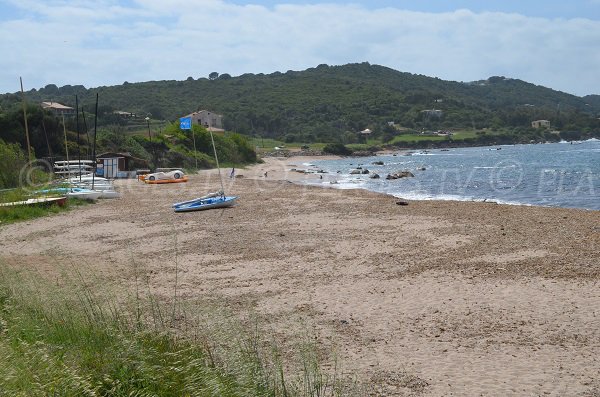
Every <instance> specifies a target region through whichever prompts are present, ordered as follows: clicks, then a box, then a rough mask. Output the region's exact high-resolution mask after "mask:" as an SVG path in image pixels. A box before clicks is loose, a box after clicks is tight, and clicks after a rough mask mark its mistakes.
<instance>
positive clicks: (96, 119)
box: [92, 93, 98, 190]
mask: <svg viewBox="0 0 600 397" xmlns="http://www.w3.org/2000/svg"><path fill="white" fill-rule="evenodd" d="M94 113H95V114H94V145H93V147H92V158H93V159H94V167H93V172H92V190H94V179H95V177H96V167H97V166H98V161H97V160H96V135H97V133H96V127H97V126H98V93H96V110H95V112H94Z"/></svg>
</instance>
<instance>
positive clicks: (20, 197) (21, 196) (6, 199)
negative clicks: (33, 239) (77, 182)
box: [0, 189, 90, 225]
mask: <svg viewBox="0 0 600 397" xmlns="http://www.w3.org/2000/svg"><path fill="white" fill-rule="evenodd" d="M28 198H30V197H29V195H28V192H27V191H25V190H23V189H14V190H11V191H9V192H4V193H3V194H2V195H0V203H10V202H19V201H25V200H27V199H28ZM89 203H90V202H89V201H86V200H80V199H72V198H71V199H68V200H67V202H66V204H65V205H64V206H62V207H61V206H58V205H14V206H8V207H0V225H6V224H9V223H14V222H20V221H26V220H30V219H35V218H39V217H42V216H46V215H50V214H57V213H60V212H64V211H68V210H69V209H72V208H74V207H79V206H82V205H87V204H89Z"/></svg>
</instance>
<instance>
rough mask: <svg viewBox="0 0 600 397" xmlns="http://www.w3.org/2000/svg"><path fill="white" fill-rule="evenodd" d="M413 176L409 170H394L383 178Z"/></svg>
mask: <svg viewBox="0 0 600 397" xmlns="http://www.w3.org/2000/svg"><path fill="white" fill-rule="evenodd" d="M414 176H415V175H414V174H413V173H412V172H410V171H396V172H394V173H393V174H388V176H386V177H385V179H400V178H413V177H414Z"/></svg>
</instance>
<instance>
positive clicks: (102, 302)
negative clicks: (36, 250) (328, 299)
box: [0, 263, 355, 396]
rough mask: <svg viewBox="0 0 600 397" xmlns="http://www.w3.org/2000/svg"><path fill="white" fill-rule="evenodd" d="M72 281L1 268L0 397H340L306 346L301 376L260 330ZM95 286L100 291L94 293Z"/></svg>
mask: <svg viewBox="0 0 600 397" xmlns="http://www.w3.org/2000/svg"><path fill="white" fill-rule="evenodd" d="M98 285H99V283H98V282H97V281H93V280H90V279H85V278H84V277H83V276H82V275H81V274H75V276H69V277H64V276H63V277H61V278H60V281H55V282H49V281H48V280H47V279H46V278H45V277H44V276H42V275H39V274H36V273H31V272H28V273H25V272H23V271H17V270H14V268H12V267H9V266H7V265H3V264H1V263H0V357H2V358H3V359H2V360H0V396H32V395H59V396H341V395H349V393H347V392H346V391H347V390H351V389H354V388H355V387H354V386H352V387H351V388H348V387H345V386H343V384H342V383H341V382H340V381H339V379H338V377H337V375H336V374H334V375H333V376H330V375H328V374H325V372H323V371H322V369H321V366H320V362H319V358H318V354H316V351H317V350H316V347H314V346H311V345H310V344H305V345H304V347H305V348H304V349H303V353H302V354H301V356H302V362H301V363H300V364H299V367H300V368H302V369H301V371H300V373H297V374H295V375H289V374H288V373H287V370H286V369H285V368H286V365H285V364H284V361H285V357H283V356H282V353H281V352H280V351H279V349H278V348H277V346H276V345H275V344H274V343H273V342H272V340H270V339H269V338H266V337H265V335H263V333H262V332H261V331H259V327H258V326H256V324H255V326H253V327H249V328H247V327H246V328H245V327H244V326H242V325H241V323H240V322H239V321H238V320H236V319H235V318H234V317H233V316H226V315H224V313H225V312H224V311H223V310H222V309H219V310H196V311H194V313H196V314H198V313H200V314H198V315H197V316H193V315H192V313H191V310H190V309H189V308H187V309H184V307H183V305H181V304H180V303H176V300H173V302H170V303H169V302H165V301H161V299H159V298H158V297H156V296H154V295H152V294H146V295H145V296H142V294H141V293H140V292H139V291H140V287H139V285H137V284H136V292H135V293H133V294H131V296H130V297H129V299H125V300H123V299H121V300H120V301H118V300H117V299H116V298H115V297H111V296H110V294H109V293H108V292H107V291H106V290H105V289H99V288H97V287H94V286H98ZM100 285H101V284H100Z"/></svg>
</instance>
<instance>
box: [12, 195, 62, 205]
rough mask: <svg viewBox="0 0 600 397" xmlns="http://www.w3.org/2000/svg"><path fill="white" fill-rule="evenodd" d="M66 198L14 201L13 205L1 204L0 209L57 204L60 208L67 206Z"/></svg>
mask: <svg viewBox="0 0 600 397" xmlns="http://www.w3.org/2000/svg"><path fill="white" fill-rule="evenodd" d="M65 200H66V197H64V196H63V197H39V198H30V199H28V200H24V201H13V202H12V203H0V207H15V206H20V205H52V204H57V205H59V206H61V207H62V206H63V205H65Z"/></svg>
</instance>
